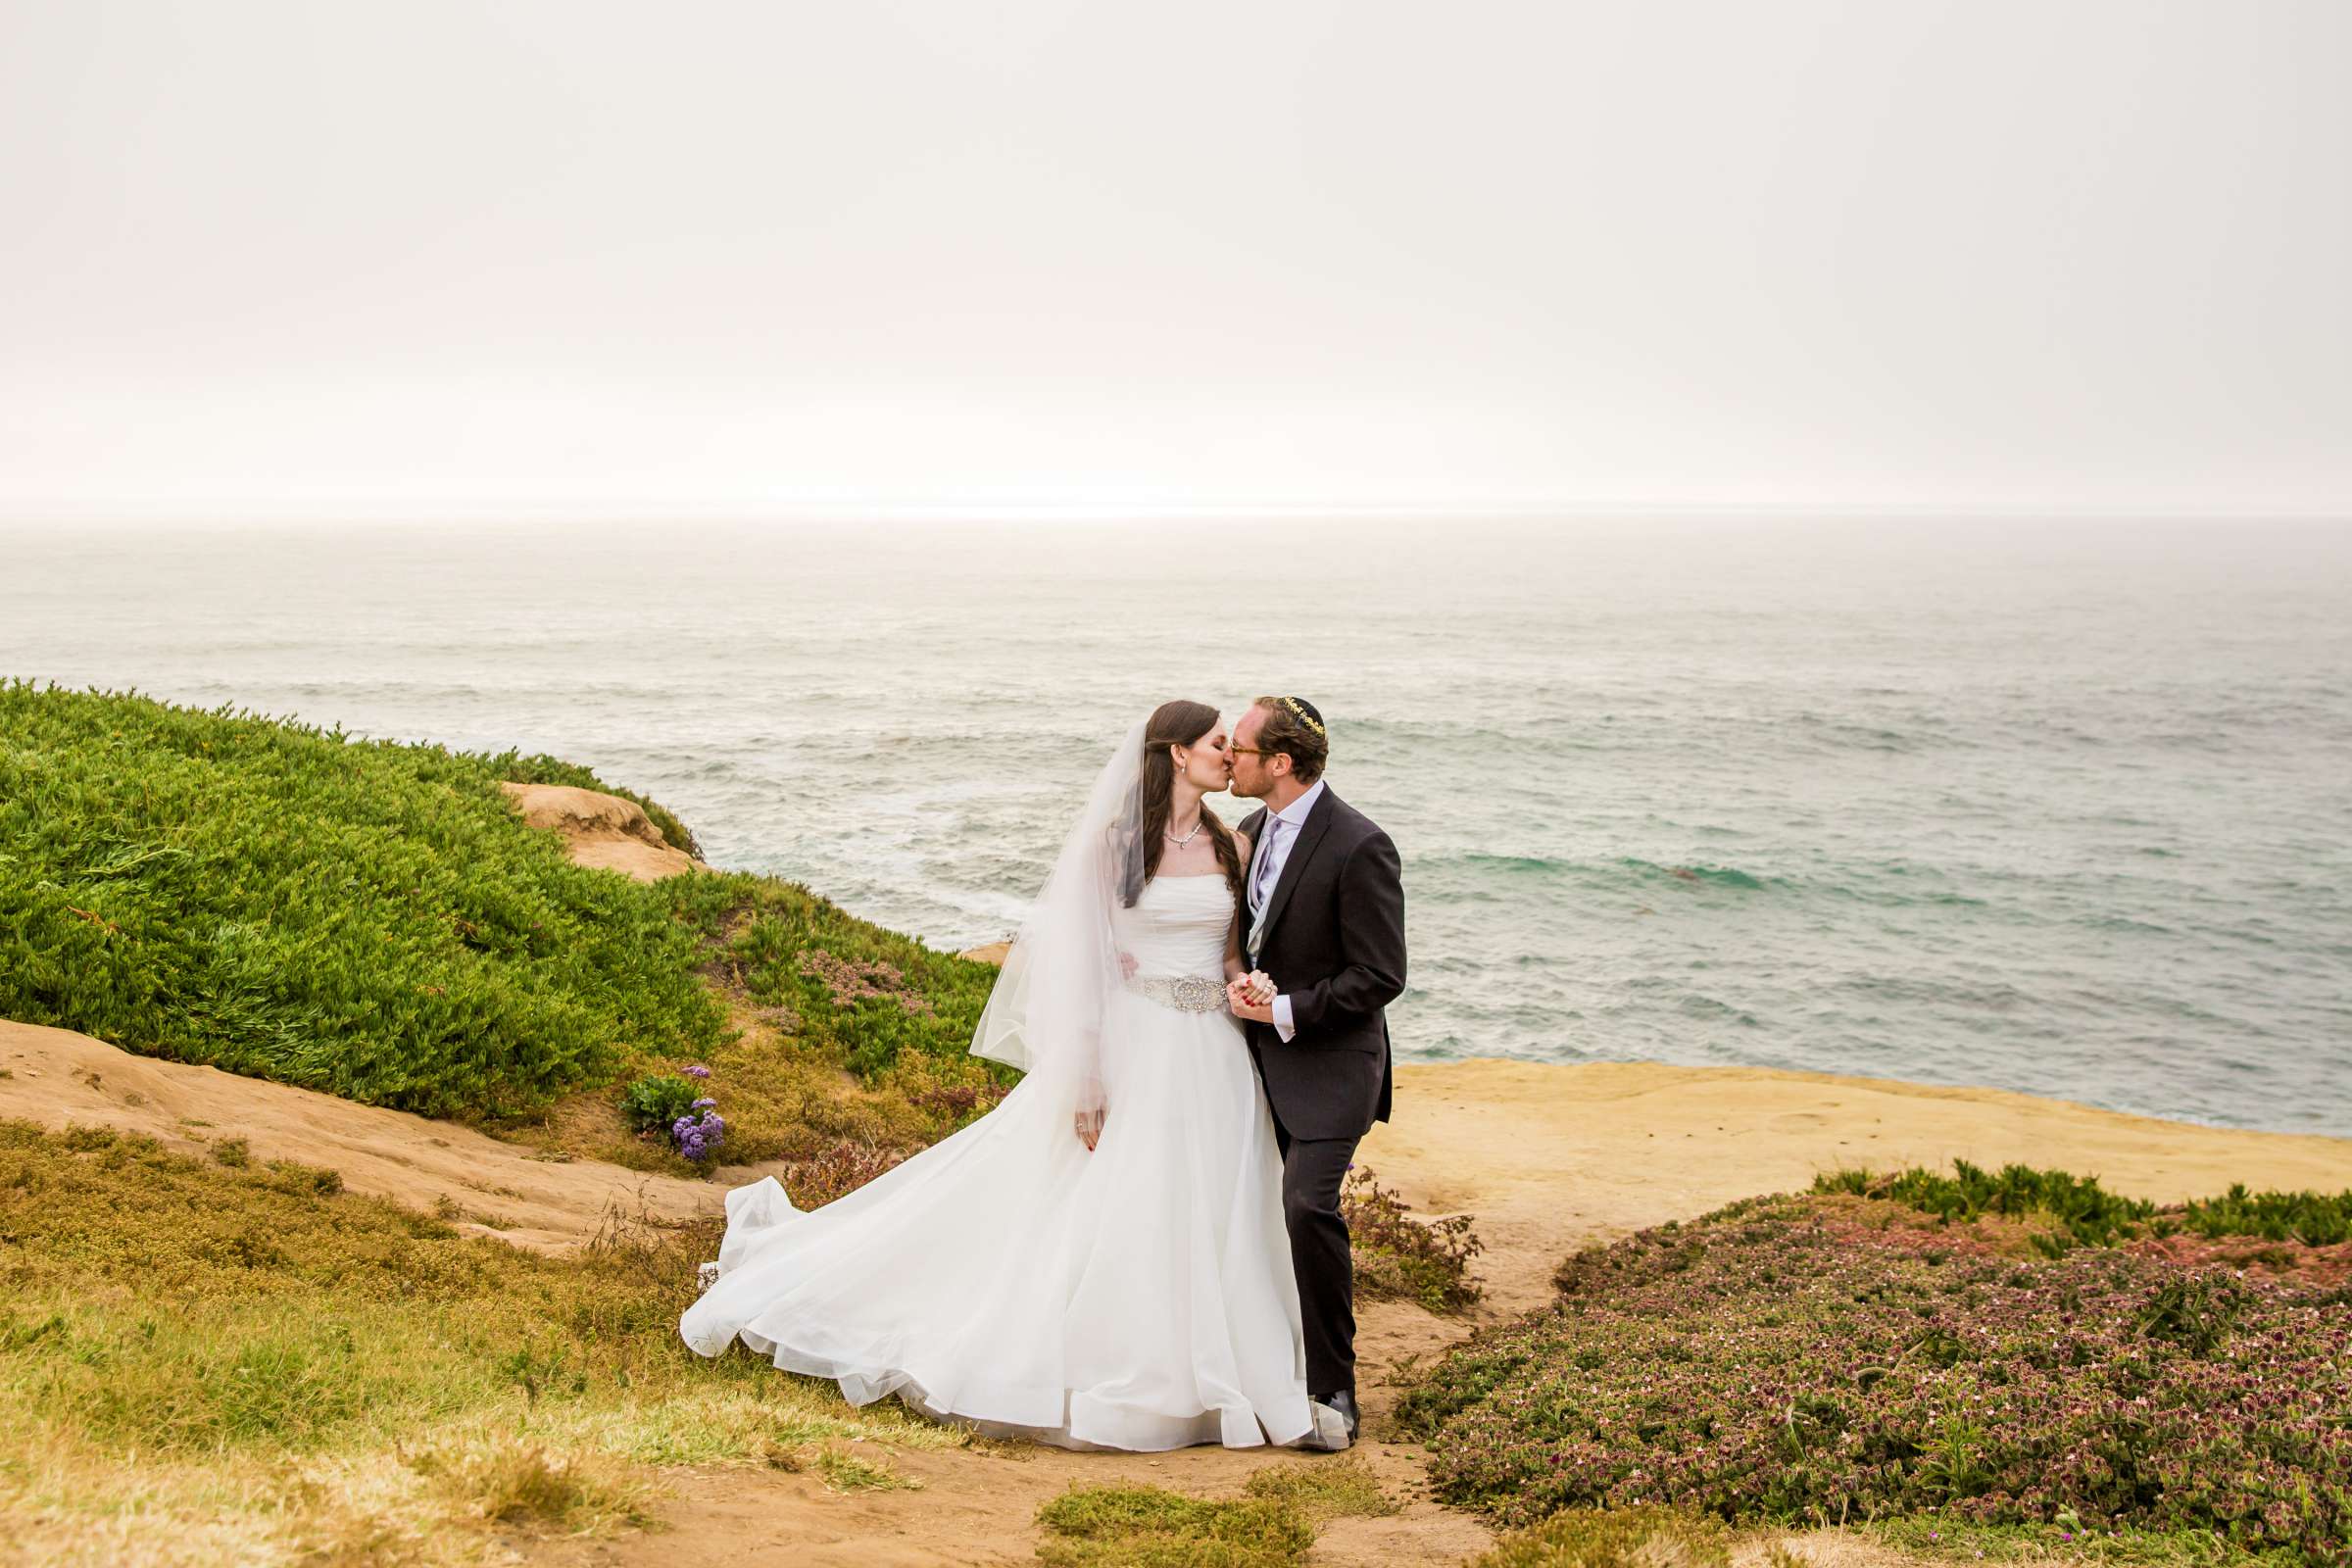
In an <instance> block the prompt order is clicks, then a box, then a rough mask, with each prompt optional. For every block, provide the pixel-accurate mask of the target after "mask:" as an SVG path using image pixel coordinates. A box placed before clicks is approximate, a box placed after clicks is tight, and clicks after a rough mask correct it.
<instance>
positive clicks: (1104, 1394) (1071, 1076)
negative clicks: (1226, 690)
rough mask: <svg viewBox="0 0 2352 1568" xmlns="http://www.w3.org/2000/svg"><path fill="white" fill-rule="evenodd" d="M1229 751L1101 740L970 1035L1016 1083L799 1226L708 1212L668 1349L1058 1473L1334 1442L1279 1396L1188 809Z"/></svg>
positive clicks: (1253, 1147)
mask: <svg viewBox="0 0 2352 1568" xmlns="http://www.w3.org/2000/svg"><path fill="white" fill-rule="evenodd" d="M1229 744H1230V741H1229V737H1228V735H1227V732H1226V730H1225V727H1224V725H1223V723H1222V721H1221V720H1220V718H1219V715H1218V713H1217V711H1216V710H1215V709H1213V708H1209V707H1207V706H1205V705H1204V704H1201V703H1187V702H1175V703H1168V704H1164V705H1163V706H1161V707H1160V708H1159V709H1157V710H1156V711H1153V712H1152V715H1151V717H1150V718H1148V719H1146V720H1144V721H1142V722H1141V723H1138V724H1136V725H1135V726H1133V727H1132V728H1131V729H1130V730H1129V731H1128V733H1127V737H1126V739H1125V740H1124V741H1122V742H1121V743H1120V746H1119V748H1118V750H1117V751H1116V752H1114V753H1113V754H1112V756H1111V759H1110V760H1109V762H1108V763H1107V764H1106V765H1105V766H1104V767H1103V771H1102V773H1101V774H1100V775H1099V776H1098V777H1097V778H1096V780H1095V784H1094V788H1093V790H1092V792H1091V793H1090V794H1089V796H1088V798H1087V802H1086V807H1085V809H1084V811H1083V812H1082V813H1081V815H1080V817H1079V819H1078V822H1077V825H1076V826H1075V827H1073V828H1072V829H1071V831H1070V834H1069V836H1068V838H1067V839H1066V840H1065V842H1064V843H1063V846H1062V850H1061V854H1060V856H1059V858H1058V859H1057V860H1056V861H1055V863H1054V870H1053V873H1052V874H1051V876H1050V877H1049V878H1048V879H1047V882H1046V887H1045V890H1044V892H1042V893H1041V894H1040V895H1039V896H1038V899H1037V901H1036V903H1035V904H1034V905H1033V906H1032V907H1031V908H1030V911H1029V914H1028V917H1027V919H1026V920H1025V922H1024V923H1023V925H1022V927H1021V931H1020V934H1019V936H1018V937H1017V938H1016V939H1015V940H1014V942H1013V946H1012V949H1011V952H1010V953H1009V954H1008V955H1007V956H1006V957H1005V970H1004V973H1003V974H1002V975H1001V976H1000V977H999V979H998V981H997V986H996V989H995V991H994V992H993V993H992V994H991V996H990V998H989V1003H988V1006H987V1008H986V1010H985V1011H984V1012H983V1013H982V1015H981V1018H980V1024H979V1027H978V1029H977V1030H976V1031H975V1032H974V1035H973V1039H972V1046H971V1049H972V1051H973V1052H974V1053H975V1054H979V1055H983V1056H988V1057H991V1058H993V1059H995V1060H999V1061H1005V1062H1009V1063H1011V1064H1012V1065H1014V1066H1016V1067H1021V1068H1024V1069H1025V1070H1026V1074H1027V1075H1026V1076H1025V1077H1024V1078H1023V1079H1022V1080H1021V1082H1020V1083H1019V1084H1018V1085H1017V1086H1016V1087H1015V1088H1014V1089H1013V1090H1012V1092H1011V1093H1010V1094H1008V1095H1006V1096H1005V1099H1004V1100H1003V1101H1002V1102H1001V1103H999V1104H998V1105H997V1107H996V1108H995V1109H994V1110H991V1111H990V1112H989V1113H988V1114H987V1115H985V1116H982V1117H981V1118H980V1119H979V1120H977V1121H975V1122H973V1123H972V1124H971V1125H970V1126H968V1127H965V1128H964V1129H963V1130H962V1131H960V1132H957V1133H956V1134H955V1135H953V1136H952V1137H950V1138H947V1139H945V1140H944V1141H942V1142H941V1143H939V1144H936V1145H934V1146H933V1147H932V1148H930V1149H927V1150H925V1151H923V1152H921V1153H919V1154H916V1155H914V1156H913V1157H912V1158H910V1159H908V1160H907V1161H906V1162H905V1163H903V1164H901V1165H899V1166H897V1167H895V1168H894V1169H892V1170H891V1171H889V1172H887V1173H886V1174H884V1175H882V1176H880V1177H878V1178H876V1179H875V1180H874V1181H872V1182H869V1183H867V1184H866V1185H865V1186H863V1187H861V1188H859V1189H858V1190H857V1191H856V1192H853V1193H850V1194H848V1195H847V1196H845V1197H843V1198H841V1199H838V1200H836V1201H833V1202H831V1203H828V1204H826V1205H825V1206H824V1207H822V1208H820V1209H817V1210H815V1211H814V1212H810V1213H803V1212H801V1211H799V1210H797V1209H795V1208H794V1207H793V1206H792V1203H791V1201H790V1200H789V1199H788V1198H787V1197H786V1196H785V1193H784V1189H783V1188H782V1187H781V1186H780V1185H778V1184H777V1182H776V1179H775V1178H774V1177H772V1176H770V1177H764V1178H762V1179H761V1180H760V1181H757V1182H753V1183H751V1184H749V1185H747V1186H743V1187H738V1188H736V1189H734V1190H733V1191H731V1192H730V1193H728V1194H727V1199H726V1204H727V1228H726V1235H725V1237H724V1239H723V1240H722V1242H721V1243H720V1245H719V1250H718V1261H717V1264H716V1269H715V1278H714V1279H713V1280H712V1281H711V1284H710V1286H709V1288H708V1289H707V1290H706V1291H705V1293H704V1295H703V1296H702V1298H701V1299H699V1300H697V1301H696V1302H695V1303H694V1305H692V1306H691V1307H689V1308H687V1310H686V1314H685V1316H684V1317H683V1318H682V1319H681V1320H680V1321H679V1325H678V1329H679V1332H680V1334H681V1335H683V1336H684V1338H685V1340H686V1343H687V1344H688V1345H689V1346H691V1347H692V1348H694V1349H695V1350H696V1351H698V1352H700V1353H701V1354H704V1355H710V1356H715V1355H717V1354H719V1353H721V1352H722V1351H724V1350H725V1349H726V1348H727V1347H728V1345H729V1344H730V1343H731V1342H733V1341H735V1340H738V1339H740V1340H741V1341H742V1342H743V1343H744V1345H745V1346H747V1347H748V1348H751V1349H752V1350H754V1351H756V1352H758V1353H760V1354H761V1355H765V1356H768V1357H769V1358H771V1359H772V1360H773V1361H774V1362H775V1364H776V1365H777V1366H779V1367H782V1368H784V1369H786V1370H788V1371H793V1372H801V1373H807V1374H810V1375H812V1376H817V1377H827V1378H834V1379H838V1380H839V1382H840V1384H841V1392H842V1394H843V1395H844V1396H845V1397H847V1398H848V1399H849V1400H850V1402H851V1403H853V1404H864V1403H866V1402H868V1401H870V1400H873V1399H879V1398H882V1397H886V1396H889V1395H893V1394H895V1395H897V1396H898V1397H899V1398H900V1399H901V1400H903V1401H904V1402H906V1403H907V1404H908V1405H910V1406H912V1407H913V1408H914V1409H917V1410H919V1411H921V1412H923V1413H924V1414H926V1415H929V1416H931V1417H933V1418H935V1419H942V1420H946V1419H955V1420H961V1421H967V1422H970V1423H972V1424H974V1425H975V1426H977V1427H979V1428H980V1429H981V1430H982V1431H985V1432H989V1433H992V1434H995V1435H999V1436H1012V1437H1026V1438H1031V1439H1035V1440H1037V1441H1040V1442H1044V1443H1052V1444H1057V1445H1059V1446H1065V1447H1081V1448H1090V1447H1103V1448H1123V1449H1162V1448H1175V1447H1182V1446H1187V1445H1190V1444H1196V1443H1222V1444H1224V1445H1225V1446H1228V1447H1249V1446H1255V1445H1258V1444H1278V1445H1279V1444H1293V1443H1298V1442H1300V1441H1301V1440H1306V1441H1307V1442H1308V1443H1309V1444H1310V1445H1311V1446H1318V1447H1344V1446H1346V1445H1347V1433H1346V1431H1345V1428H1344V1427H1341V1428H1339V1429H1338V1430H1337V1431H1334V1430H1333V1426H1334V1418H1332V1417H1331V1415H1330V1412H1329V1409H1328V1407H1327V1406H1323V1405H1319V1404H1318V1405H1311V1406H1310V1403H1309V1401H1308V1398H1307V1392H1306V1377H1305V1374H1306V1363H1305V1350H1304V1345H1303V1341H1302V1338H1301V1334H1300V1327H1299V1295H1298V1288H1297V1284H1296V1281H1295V1277H1294V1275H1293V1273H1292V1265H1291V1249H1290V1242H1289V1239H1288V1236H1287V1235H1286V1233H1285V1230H1284V1224H1283V1211H1282V1164H1281V1159H1280V1157H1279V1155H1278V1154H1277V1153H1276V1152H1275V1141H1274V1128H1273V1121H1272V1117H1271V1114H1270V1113H1269V1111H1268V1110H1267V1107H1266V1101H1265V1095H1264V1092H1263V1090H1262V1089H1261V1088H1260V1086H1259V1083H1258V1079H1257V1074H1256V1072H1255V1070H1254V1069H1253V1068H1252V1066H1251V1065H1250V1054H1249V1051H1248V1049H1247V1048H1246V1046H1245V1045H1244V1039H1243V1031H1242V1027H1241V1024H1240V1023H1239V1022H1238V1021H1237V1020H1236V1019H1235V1018H1234V1017H1233V1015H1232V1013H1231V1012H1230V1011H1229V1010H1228V1009H1227V997H1226V983H1227V981H1228V980H1230V979H1233V978H1235V977H1238V976H1240V975H1242V973H1243V964H1242V960H1241V948H1240V920H1239V912H1240V900H1241V890H1242V867H1244V866H1246V865H1248V864H1249V863H1250V845H1249V842H1248V841H1247V840H1245V839H1241V838H1239V836H1238V835H1236V834H1235V833H1233V832H1232V831H1231V830H1230V829H1228V828H1227V827H1226V826H1225V824H1224V823H1222V822H1221V821H1219V820H1218V819H1217V818H1216V816H1215V815H1214V814H1213V813H1211V812H1210V811H1208V810H1207V809H1205V808H1204V807H1203V805H1202V803H1201V798H1202V797H1203V796H1204V795H1207V794H1210V793H1213V792H1215V791H1219V790H1223V789H1224V788H1226V787H1227V784H1228V782H1229V780H1230V772H1229V769H1230V765H1231V764H1230V758H1229V756H1228V752H1227V747H1228V745H1229ZM1256 1000H1259V1001H1262V1000H1264V999H1263V998H1262V997H1261V998H1258V999H1256ZM704 1269H705V1272H706V1274H709V1273H711V1265H709V1264H706V1265H704Z"/></svg>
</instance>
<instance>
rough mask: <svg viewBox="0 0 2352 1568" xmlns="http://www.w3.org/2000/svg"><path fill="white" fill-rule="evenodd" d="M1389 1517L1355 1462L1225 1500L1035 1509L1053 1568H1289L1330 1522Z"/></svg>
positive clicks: (1076, 1497)
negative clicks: (1353, 1517)
mask: <svg viewBox="0 0 2352 1568" xmlns="http://www.w3.org/2000/svg"><path fill="white" fill-rule="evenodd" d="M1395 1511H1396V1505H1395V1504H1394V1503H1392V1502H1390V1501H1389V1499H1388V1498H1387V1497H1386V1496H1385V1495H1382V1493H1381V1490H1380V1486H1379V1483H1378V1482H1376V1481H1374V1480H1373V1479H1372V1474H1371V1472H1370V1471H1369V1470H1367V1469H1365V1468H1364V1467H1363V1465H1362V1464H1361V1463H1360V1462H1359V1461H1357V1460H1353V1459H1343V1460H1331V1461H1325V1462H1319V1463H1309V1464H1297V1465H1282V1466H1278V1467H1275V1468H1272V1469H1267V1470H1261V1471H1259V1472H1258V1473H1257V1474H1255V1475H1253V1476H1251V1477H1250V1481H1249V1483H1248V1485H1247V1487H1246V1488H1245V1490H1244V1492H1243V1495H1241V1496H1240V1497H1237V1498H1233V1499H1230V1500H1214V1499H1204V1498H1200V1497H1189V1496H1186V1495H1183V1494H1181V1493H1175V1492H1170V1491H1167V1490H1166V1489H1164V1488H1160V1487H1073V1488H1071V1489H1070V1490H1069V1491H1068V1492H1066V1493H1064V1494H1063V1495H1060V1496H1058V1497H1056V1498H1054V1500H1053V1501H1051V1502H1049V1503H1047V1504H1046V1505H1045V1506H1044V1507H1042V1508H1040V1509H1038V1511H1037V1521H1038V1524H1039V1525H1040V1526H1041V1527H1043V1529H1044V1531H1045V1539H1044V1540H1043V1541H1042V1542H1040V1543H1039V1544H1038V1548H1037V1557H1038V1561H1040V1562H1042V1563H1045V1564H1048V1565H1049V1568H1292V1565H1295V1564H1298V1563H1300V1562H1303V1561H1304V1560H1305V1558H1306V1553H1307V1550H1308V1548H1309V1547H1311V1546H1313V1545H1314V1544H1315V1531H1316V1529H1317V1528H1318V1527H1319V1526H1320V1525H1322V1524H1323V1523H1325V1522H1326V1521H1328V1520H1331V1519H1335V1518H1339V1517H1341V1516H1343V1515H1348V1514H1358V1515H1377V1514H1387V1513H1394V1512H1395Z"/></svg>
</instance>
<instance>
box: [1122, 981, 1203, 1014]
mask: <svg viewBox="0 0 2352 1568" xmlns="http://www.w3.org/2000/svg"><path fill="white" fill-rule="evenodd" d="M1127 989H1128V990H1130V991H1132V992H1134V993H1135V994H1136V995H1137V996H1139V997H1150V998H1151V999H1152V1001H1153V1002H1156V1003H1158V1004H1159V1005H1161V1006H1163V1007H1174V1008H1176V1009H1177V1010H1178V1011H1179V1012H1214V1011H1215V1010H1216V1009H1217V1008H1219V1007H1222V1006H1224V1005H1225V982H1224V981H1222V980H1218V979H1214V978H1212V977H1210V976H1208V975H1204V974H1183V975H1155V976H1153V977H1152V978H1151V979H1148V980H1130V981H1128V982H1127Z"/></svg>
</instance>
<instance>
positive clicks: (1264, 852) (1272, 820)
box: [1250, 811, 1283, 912]
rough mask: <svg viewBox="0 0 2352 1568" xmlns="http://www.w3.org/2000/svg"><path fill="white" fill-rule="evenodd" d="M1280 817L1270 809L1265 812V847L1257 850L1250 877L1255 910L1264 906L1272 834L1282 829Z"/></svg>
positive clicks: (1251, 900) (1272, 859) (1271, 853)
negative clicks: (1254, 872) (1255, 867)
mask: <svg viewBox="0 0 2352 1568" xmlns="http://www.w3.org/2000/svg"><path fill="white" fill-rule="evenodd" d="M1282 826H1283V823H1282V818H1281V817H1278V816H1276V815H1274V814H1273V813H1272V812H1271V811H1269V812H1267V813H1266V842H1265V847H1264V848H1262V849H1260V850H1259V851H1258V852H1257V875H1255V876H1253V877H1251V878H1250V904H1251V905H1252V906H1254V907H1255V910H1256V911H1257V912H1263V911H1264V909H1265V907H1266V893H1267V888H1266V873H1267V872H1268V871H1271V870H1272V869H1274V836H1275V835H1276V834H1278V833H1280V832H1281V831H1282Z"/></svg>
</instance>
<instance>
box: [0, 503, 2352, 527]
mask: <svg viewBox="0 0 2352 1568" xmlns="http://www.w3.org/2000/svg"><path fill="white" fill-rule="evenodd" d="M1433 517H1446V518H1451V519H1455V520H1480V521H1498V522H1499V521H1525V522H1537V521H1593V520H1604V519H1626V518H1640V517H1652V518H1660V519H1675V518H1691V519H1700V518H1722V517H1756V518H1784V519H1785V518H1808V517H1809V518H1820V519H1825V520H1827V519H1854V518H1872V517H1880V518H1886V519H1888V520H1897V519H1931V518H1934V519H1953V520H1959V519H1967V518H1981V519H1987V520H1990V519H1998V518H2012V517H2025V518H2041V519H2081V520H2085V521H2088V520H2100V519H2107V520H2131V521H2150V522H2155V521H2217V522H2218V521H2229V522H2352V503H2346V504H2344V505H2341V506H2337V507H2334V508H2330V509H2325V510H2323V509H2318V508H2277V507H2270V508H2261V509H2256V508H2251V507H2249V508H2245V509H2233V508H2230V507H2228V506H2218V505H2213V504H2198V505H2194V506H2183V505H2163V506H2160V505H2147V504H2140V505H2131V504H2119V503H2088V504H2086V503H2081V502H2072V503H2067V502H2034V501H2004V502H1984V503H1976V504H1951V503H1937V502H1921V501H1835V502H1833V501H1821V502H1792V501H1756V502H1740V501H1677V500H1646V501H1590V500H1587V501H1521V502H1496V501H1477V500H1469V499H1460V500H1442V499H1441V500H1417V501H1395V502H1362V501H1333V502H1328V503H1300V502H1241V501H1236V502H1220V503H1164V502H1162V503H1151V502H1138V503H1131V504H1124V505H1122V504H1116V503H1102V502H1086V503H1073V502H1036V503H1004V502H990V503H977V504H960V503H948V502H908V501H888V500H881V499H876V500H872V501H858V500H844V501H834V502H823V503H813V502H792V503H774V504H767V503H758V502H744V501H676V500H667V501H665V500H658V499H643V500H633V501H626V502H622V501H588V500H579V499H568V500H567V499H557V498H545V499H536V500H510V501H461V500H455V499H445V500H441V501H433V502H423V501H418V502H381V501H359V500H357V499H356V498H345V499H342V500H337V501H329V500H319V501H315V502H293V501H275V500H273V501H269V502H245V503H238V502H201V503H193V504H179V503H169V504H164V505H160V506H159V505H155V504H152V503H140V502H129V501H121V500H118V501H108V502H68V503H60V502H57V501H54V500H52V501H45V502H35V503H30V504H25V503H10V502H6V501H0V527H23V526H36V527H37V526H43V525H60V524H98V525H135V524H141V523H156V524H187V525H209V526H237V525H263V524H273V523H295V524H325V523H377V522H402V523H525V522H544V523H604V522H651V521H695V522H711V523H744V524H787V525H790V524H804V525H805V524H812V523H813V524H824V523H834V524H841V523H853V524H854V523H867V522H880V523H895V522H936V523H974V524H985V523H1004V522H1096V523H1104V524H1110V523H1121V522H1156V521H1236V522H1242V521H1273V520H1282V521H1331V522H1350V521H1378V520H1395V521H1409V520H1421V519H1427V518H1433Z"/></svg>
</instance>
